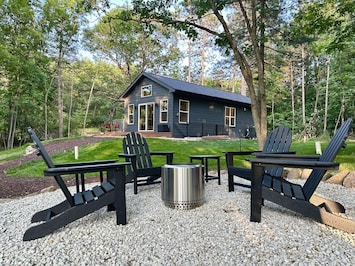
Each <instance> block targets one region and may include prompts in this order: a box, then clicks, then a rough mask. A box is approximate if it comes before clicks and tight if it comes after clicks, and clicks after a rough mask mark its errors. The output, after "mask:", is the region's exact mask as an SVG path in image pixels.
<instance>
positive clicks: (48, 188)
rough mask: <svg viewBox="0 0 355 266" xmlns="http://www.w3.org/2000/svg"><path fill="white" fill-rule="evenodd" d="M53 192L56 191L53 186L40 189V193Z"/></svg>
mask: <svg viewBox="0 0 355 266" xmlns="http://www.w3.org/2000/svg"><path fill="white" fill-rule="evenodd" d="M55 190H56V188H55V187H54V186H50V187H46V188H44V189H42V190H41V193H46V192H53V191H55Z"/></svg>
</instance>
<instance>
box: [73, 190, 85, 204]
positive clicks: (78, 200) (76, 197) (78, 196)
mask: <svg viewBox="0 0 355 266" xmlns="http://www.w3.org/2000/svg"><path fill="white" fill-rule="evenodd" d="M84 203H85V201H84V198H83V193H82V192H79V193H75V194H74V205H75V206H77V205H82V204H84Z"/></svg>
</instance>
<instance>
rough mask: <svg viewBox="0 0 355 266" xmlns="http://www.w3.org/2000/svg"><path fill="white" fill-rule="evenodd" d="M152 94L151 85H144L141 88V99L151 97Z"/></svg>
mask: <svg viewBox="0 0 355 266" xmlns="http://www.w3.org/2000/svg"><path fill="white" fill-rule="evenodd" d="M152 93H153V87H152V85H145V86H142V87H141V97H149V96H152Z"/></svg>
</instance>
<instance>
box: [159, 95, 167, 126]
mask: <svg viewBox="0 0 355 266" xmlns="http://www.w3.org/2000/svg"><path fill="white" fill-rule="evenodd" d="M167 122H168V100H161V101H160V123H167Z"/></svg>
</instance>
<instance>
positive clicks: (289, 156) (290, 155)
mask: <svg viewBox="0 0 355 266" xmlns="http://www.w3.org/2000/svg"><path fill="white" fill-rule="evenodd" d="M252 155H254V156H256V157H257V158H270V159H284V160H311V161H318V160H319V157H320V156H319V155H298V154H296V153H295V152H275V153H263V152H260V153H259V152H256V153H252Z"/></svg>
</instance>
